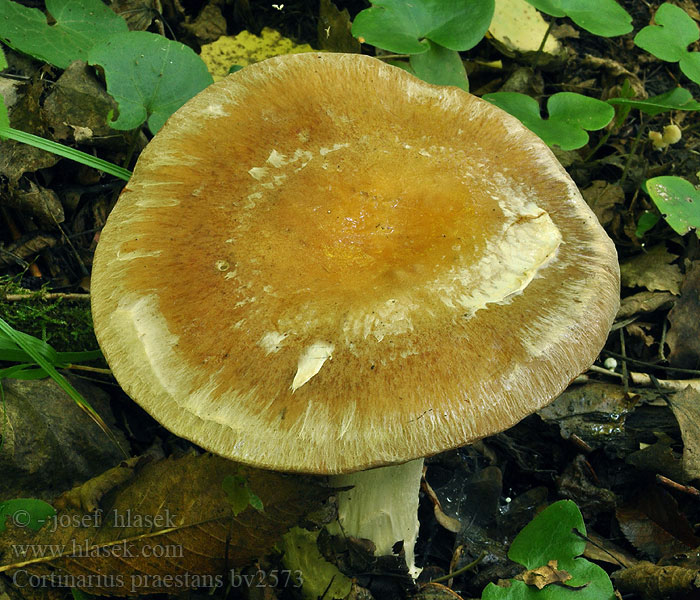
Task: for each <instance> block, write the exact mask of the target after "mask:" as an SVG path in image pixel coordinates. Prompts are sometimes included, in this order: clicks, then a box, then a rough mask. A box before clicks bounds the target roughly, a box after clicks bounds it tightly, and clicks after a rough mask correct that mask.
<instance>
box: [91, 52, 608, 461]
mask: <svg viewBox="0 0 700 600" xmlns="http://www.w3.org/2000/svg"><path fill="white" fill-rule="evenodd" d="M618 290H619V272H618V264H617V258H616V253H615V249H614V246H613V244H612V242H611V241H610V239H609V238H608V237H607V236H606V234H605V233H604V231H603V229H602V228H601V226H600V225H599V223H598V221H597V219H596V217H595V216H594V214H593V213H592V212H591V211H590V210H589V208H588V206H587V205H586V204H585V202H584V201H583V200H582V198H581V196H580V194H579V192H578V190H577V188H576V186H575V184H574V183H573V182H572V180H571V179H570V178H569V176H568V175H567V174H566V172H565V171H564V169H563V168H562V167H561V165H560V164H559V163H558V162H557V160H556V159H555V157H554V155H553V154H552V152H551V151H550V150H549V148H547V146H546V145H545V144H544V143H543V142H542V141H541V140H540V139H539V138H537V137H536V136H535V135H534V134H533V133H531V132H530V131H528V130H527V129H525V128H524V127H523V126H522V125H521V124H520V122H519V121H517V120H516V119H515V118H513V117H511V116H510V115H508V114H507V113H505V112H503V111H502V110H500V109H498V108H496V107H494V106H492V105H490V104H488V103H487V102H484V101H482V100H480V99H479V98H476V97H475V96H472V95H470V94H467V93H465V92H463V91H461V90H459V89H456V88H448V87H439V86H434V85H430V84H428V83H425V82H423V81H420V80H418V79H416V78H415V77H413V76H411V75H410V74H408V73H406V72H405V71H403V70H401V69H398V68H395V67H391V66H388V65H386V64H384V63H382V62H380V61H378V60H376V59H374V58H370V57H367V56H360V55H345V54H315V53H314V54H299V55H291V56H282V57H277V58H273V59H270V60H266V61H264V62H261V63H258V64H255V65H252V66H249V67H246V68H245V69H243V70H241V71H239V72H238V73H236V74H234V75H231V76H230V77H228V78H226V79H225V80H223V81H220V82H218V83H215V84H213V85H212V86H210V87H208V88H207V89H205V90H204V91H203V92H201V93H200V94H199V95H197V96H196V97H194V98H192V99H191V100H190V101H189V102H188V103H187V104H186V105H185V106H183V107H182V108H181V109H180V110H179V111H177V112H176V113H175V114H174V115H173V116H172V117H171V118H170V120H169V121H168V122H167V123H166V125H165V126H164V127H163V128H162V129H161V130H160V131H159V133H158V134H157V135H156V136H155V137H154V138H153V140H152V141H151V142H150V144H149V145H148V146H147V147H146V149H145V150H144V151H143V153H142V154H141V157H140V158H139V161H138V163H137V165H136V168H135V170H134V175H133V177H132V179H131V180H130V181H129V183H128V185H127V186H126V188H125V190H124V192H123V193H122V195H121V197H120V199H119V201H118V202H117V204H116V206H115V208H114V210H113V211H112V213H111V215H110V217H109V219H108V222H107V224H106V226H105V227H104V230H103V232H102V234H101V238H100V242H99V246H98V249H97V253H96V256H95V263H94V270H93V277H92V308H93V318H94V322H95V330H96V334H97V338H98V340H99V343H100V346H101V347H102V349H103V351H104V354H105V356H106V358H107V361H108V362H109V364H110V366H111V368H112V371H113V373H114V375H115V376H116V378H117V380H118V381H119V383H120V384H121V385H122V387H123V388H124V390H125V391H126V392H127V393H128V394H129V395H130V396H131V397H132V398H133V399H134V400H136V401H137V402H138V403H139V404H141V405H142V406H143V407H144V408H145V409H146V410H147V411H148V412H149V413H151V414H152V415H153V416H154V417H155V418H156V419H157V420H158V421H160V422H161V423H162V424H163V425H164V426H165V427H167V428H168V429H170V430H171V431H173V432H174V433H176V434H177V435H179V436H182V437H184V438H187V439H190V440H192V441H193V442H196V443H197V444H199V445H201V446H203V447H204V448H207V449H208V450H211V451H213V452H215V453H217V454H220V455H223V456H225V457H229V458H231V459H234V460H237V461H241V462H245V463H249V464H252V465H256V466H258V467H264V468H270V469H276V470H288V471H300V472H308V473H344V472H351V471H356V470H361V469H366V468H369V467H374V466H379V465H387V464H392V463H398V462H405V461H407V460H410V459H413V458H416V457H421V456H428V455H432V454H436V453H438V452H441V451H444V450H447V449H451V448H455V447H458V446H461V445H464V444H467V443H469V442H472V441H474V440H477V439H479V438H482V437H484V436H487V435H490V434H493V433H496V432H499V431H502V430H504V429H506V428H508V427H510V426H511V425H513V424H515V423H516V422H517V421H519V420H520V419H522V418H523V417H525V416H526V415H528V414H530V413H532V412H534V411H535V410H537V409H538V408H540V407H542V406H544V405H545V404H547V403H548V402H550V401H551V400H552V399H553V398H555V397H556V396H557V395H558V394H559V393H560V392H561V391H562V390H563V389H564V388H565V387H566V386H567V384H568V383H569V382H570V381H571V380H572V379H573V378H574V377H575V376H576V375H578V374H579V373H580V372H582V371H583V370H585V369H586V368H588V367H589V366H590V364H591V363H592V362H593V360H594V359H595V357H596V356H597V354H598V352H599V350H600V349H601V347H602V346H603V344H604V342H605V339H606V336H607V333H608V331H609V328H610V325H611V323H612V320H613V317H614V315H615V313H616V311H617V307H618V296H619V294H618Z"/></svg>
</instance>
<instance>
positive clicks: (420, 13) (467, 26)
mask: <svg viewBox="0 0 700 600" xmlns="http://www.w3.org/2000/svg"><path fill="white" fill-rule="evenodd" d="M372 4H373V5H372V7H371V8H367V9H365V10H363V11H362V12H360V13H359V14H358V15H357V17H355V21H354V22H353V24H352V34H353V35H354V36H355V37H356V38H364V41H365V42H366V43H368V44H372V45H373V46H377V47H378V48H384V49H385V50H390V51H391V52H398V53H401V54H421V53H423V52H427V51H428V50H429V45H428V42H427V40H431V41H433V42H435V43H437V44H439V45H441V46H444V47H445V48H449V49H450V50H458V51H463V50H469V49H470V48H473V47H474V46H476V45H477V44H478V43H479V42H480V41H481V39H482V38H483V37H484V35H485V34H486V31H487V30H488V28H489V25H490V24H491V19H492V17H493V11H494V6H495V2H494V0H470V1H469V2H464V0H412V1H411V2H406V1H405V0H377V1H376V2H373V3H372Z"/></svg>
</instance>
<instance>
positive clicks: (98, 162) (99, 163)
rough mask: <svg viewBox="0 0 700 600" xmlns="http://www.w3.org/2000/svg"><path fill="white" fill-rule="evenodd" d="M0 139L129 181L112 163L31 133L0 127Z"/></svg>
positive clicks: (128, 172)
mask: <svg viewBox="0 0 700 600" xmlns="http://www.w3.org/2000/svg"><path fill="white" fill-rule="evenodd" d="M0 138H6V139H10V140H15V141H16V142H21V143H23V144H29V145H30V146H34V147H35V148H39V149H40V150H46V151H47V152H52V153H53V154H57V155H58V156H62V157H63V158H69V159H70V160H74V161H76V162H79V163H81V164H83V165H87V166H88V167H93V168H94V169H99V170H100V171H104V172H105V173H108V174H110V175H114V176H115V177H118V178H119V179H123V180H124V181H129V179H130V178H131V171H129V170H128V169H124V168H122V167H120V166H117V165H115V164H114V163H111V162H108V161H106V160H102V159H101V158H97V157H95V156H92V155H90V154H87V153H85V152H81V151H80V150H76V149H75V148H70V147H69V146H64V145H63V144H59V143H57V142H52V141H51V140H47V139H45V138H42V137H39V136H38V135H34V134H32V133H27V132H25V131H20V130H19V129H14V128H12V127H3V126H0Z"/></svg>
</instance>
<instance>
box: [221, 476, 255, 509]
mask: <svg viewBox="0 0 700 600" xmlns="http://www.w3.org/2000/svg"><path fill="white" fill-rule="evenodd" d="M221 487H223V489H224V492H226V497H227V499H228V501H229V504H230V505H231V510H232V511H233V516H234V517H237V516H238V515H239V514H240V513H242V512H243V511H244V510H245V509H246V508H248V506H252V507H253V508H254V509H256V510H258V511H260V512H262V511H263V503H262V500H260V498H259V497H258V496H257V495H256V494H254V493H253V492H252V491H251V489H250V487H249V486H248V480H247V479H246V478H245V477H243V476H242V475H227V476H226V477H224V480H223V481H222V482H221Z"/></svg>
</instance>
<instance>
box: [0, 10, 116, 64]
mask: <svg viewBox="0 0 700 600" xmlns="http://www.w3.org/2000/svg"><path fill="white" fill-rule="evenodd" d="M46 10H47V12H48V13H50V14H51V16H52V17H53V18H54V19H55V21H56V22H55V24H53V25H48V23H47V22H46V15H45V14H44V13H43V12H42V11H40V10H38V9H36V8H27V7H25V6H22V5H21V4H19V3H18V2H12V1H11V0H0V40H2V41H3V42H5V43H6V44H7V45H8V46H10V48H14V49H15V50H17V51H19V52H23V53H24V54H29V55H31V56H33V57H34V58H37V59H39V60H41V61H44V62H47V63H51V64H52V65H55V66H57V67H59V68H61V69H65V68H66V67H67V66H68V65H69V64H70V63H72V62H73V61H74V60H87V54H88V51H89V50H90V48H91V47H92V46H93V45H94V44H96V43H97V42H99V41H101V40H103V39H104V38H105V37H107V36H109V35H111V34H113V33H120V32H125V31H128V29H129V28H128V27H127V25H126V21H125V20H124V19H122V18H121V17H120V16H119V15H117V14H116V13H115V12H114V11H113V10H111V9H110V8H109V7H108V6H107V5H106V4H105V3H104V2H102V1H101V0H46Z"/></svg>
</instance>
